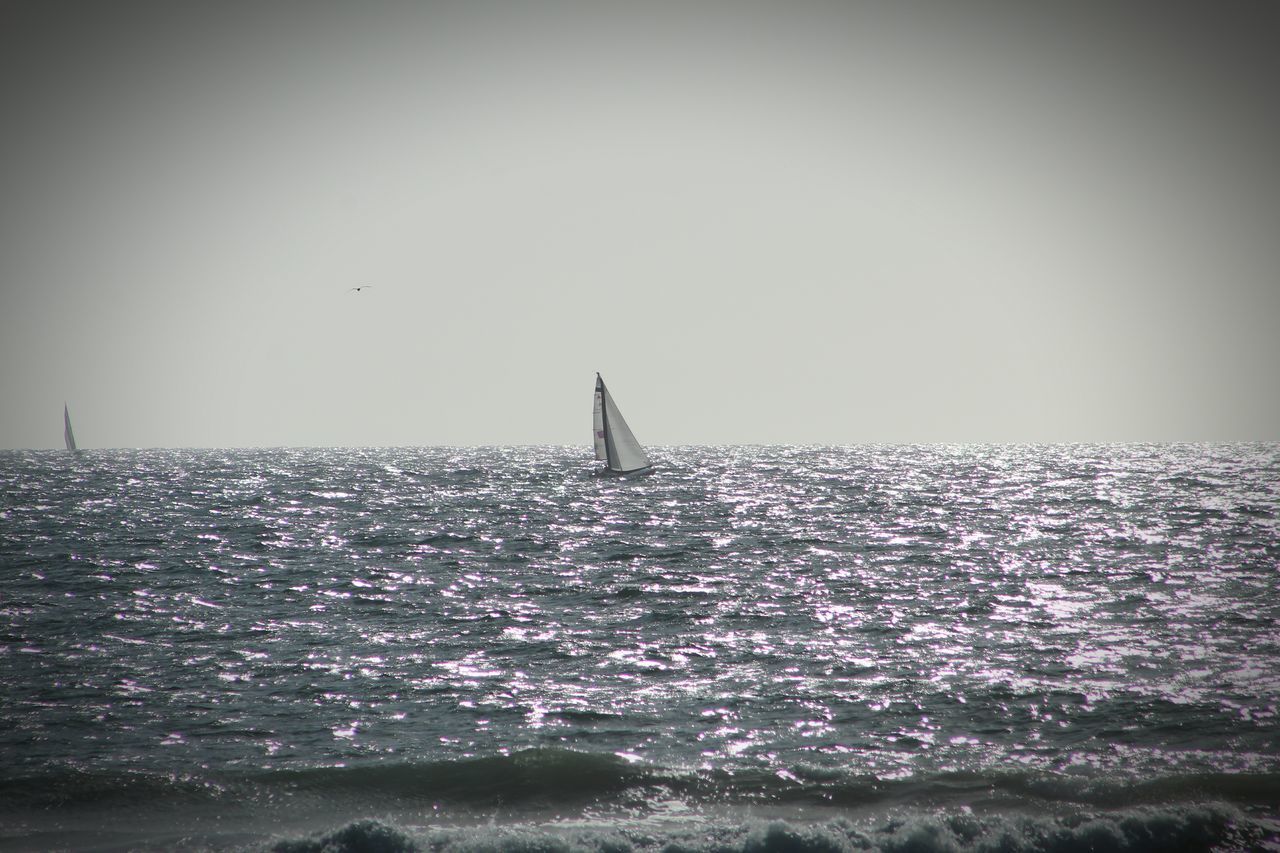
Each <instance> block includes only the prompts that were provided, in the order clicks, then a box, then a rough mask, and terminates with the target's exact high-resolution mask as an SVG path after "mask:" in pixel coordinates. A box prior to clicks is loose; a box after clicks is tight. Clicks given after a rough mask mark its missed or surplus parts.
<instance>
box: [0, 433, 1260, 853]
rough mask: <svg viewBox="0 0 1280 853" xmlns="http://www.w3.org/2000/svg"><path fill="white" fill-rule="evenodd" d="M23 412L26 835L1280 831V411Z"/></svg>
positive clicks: (4, 818) (794, 846) (947, 840)
mask: <svg viewBox="0 0 1280 853" xmlns="http://www.w3.org/2000/svg"><path fill="white" fill-rule="evenodd" d="M653 456H654V457H655V462H656V469H655V470H654V471H653V472H652V473H651V474H649V475H647V476H642V477H637V478H607V477H598V476H594V468H595V465H596V463H594V462H592V461H590V460H589V459H588V458H586V457H587V454H586V453H585V452H584V451H583V450H582V449H580V448H561V447H525V448H481V449H442V448H402V449H332V450H320V449H273V450H138V451H123V450H122V451H92V450H91V451H82V452H78V453H66V452H6V453H0V494H2V496H3V497H2V498H0V569H2V572H3V575H2V577H3V585H2V586H0V683H2V685H3V686H2V688H0V690H2V692H0V768H2V769H0V774H2V775H0V848H3V849H7V850H46V849H70V850H77V849H91V850H134V849H144V850H167V849H183V850H186V849H197V850H198V849H214V850H227V849H248V850H261V849H275V850H281V851H309V850H333V851H341V850H353V851H354V850H378V851H391V850H455V849H457V850H495V851H501V850H527V851H533V850H537V851H542V850H589V851H596V850H608V851H628V850H633V851H650V850H652V851H658V850H664V851H724V853H728V851H740V850H741V851H746V850H759V851H764V850H780V851H781V850H823V851H828V850H846V849H847V850H865V849H883V850H919V851H930V850H1076V849H1081V850H1135V849H1136V850H1147V849H1150V850H1164V849H1181V850H1232V849H1273V850H1274V849H1280V829H1278V827H1277V819H1280V734H1278V733H1280V720H1278V719H1277V703H1278V702H1280V665H1278V664H1280V628H1278V627H1277V626H1278V625H1280V445H1276V444H1231V445H1106V446H1100V445H1054V446H878V447H848V448H835V447H728V448H667V449H662V448H659V449H656V450H654V451H653Z"/></svg>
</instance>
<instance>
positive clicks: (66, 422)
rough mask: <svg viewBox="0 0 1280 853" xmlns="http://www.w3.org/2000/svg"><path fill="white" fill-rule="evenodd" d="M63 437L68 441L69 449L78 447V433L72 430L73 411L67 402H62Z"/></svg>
mask: <svg viewBox="0 0 1280 853" xmlns="http://www.w3.org/2000/svg"><path fill="white" fill-rule="evenodd" d="M62 438H63V439H64V440H65V441H66V442H67V450H75V449H76V434H75V433H74V432H72V431H71V412H69V411H68V410H67V404H66V403H63V404H62Z"/></svg>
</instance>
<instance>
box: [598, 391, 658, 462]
mask: <svg viewBox="0 0 1280 853" xmlns="http://www.w3.org/2000/svg"><path fill="white" fill-rule="evenodd" d="M593 416H594V421H595V427H596V433H595V434H596V439H595V445H596V458H597V459H599V460H601V461H603V462H604V463H605V465H606V467H607V468H608V470H610V471H616V472H618V473H624V474H625V473H630V472H632V471H640V470H643V469H645V468H648V467H649V465H650V464H651V463H650V462H649V455H648V454H647V453H645V452H644V448H643V447H641V446H640V442H638V441H636V437H635V436H634V435H633V434H632V433H631V428H630V427H629V426H627V421H626V419H625V418H623V417H622V412H621V411H619V409H618V404H617V403H615V402H613V396H612V395H611V394H610V393H609V389H608V388H606V387H605V384H604V380H603V379H601V378H600V374H599V373H597V374H596V397H595V411H594V412H593ZM602 452H603V455H601V454H602Z"/></svg>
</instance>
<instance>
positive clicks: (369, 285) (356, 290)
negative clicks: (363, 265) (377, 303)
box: [351, 284, 373, 293]
mask: <svg viewBox="0 0 1280 853" xmlns="http://www.w3.org/2000/svg"><path fill="white" fill-rule="evenodd" d="M371 287H373V285H372V284H362V285H360V286H359V287H353V288H351V289H352V290H354V291H355V292H356V293H359V292H360V291H362V290H368V289H369V288H371Z"/></svg>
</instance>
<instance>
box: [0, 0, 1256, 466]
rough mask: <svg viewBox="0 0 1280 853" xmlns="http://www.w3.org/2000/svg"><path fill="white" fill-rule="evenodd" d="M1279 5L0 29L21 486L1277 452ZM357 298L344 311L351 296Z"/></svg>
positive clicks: (2, 182) (11, 360) (6, 340)
mask: <svg viewBox="0 0 1280 853" xmlns="http://www.w3.org/2000/svg"><path fill="white" fill-rule="evenodd" d="M1278 72H1280V4H1277V3H1274V2H1268V1H1267V0H1248V1H1247V2H1240V1H1239V0H1225V2H1212V3H1181V2H1165V1H1164V0H1161V1H1160V2H1125V3H1115V2H1074V1H1073V2H1061V3H1026V2H1012V0H1011V2H986V1H985V0H984V2H952V1H951V0H939V2H897V1H896V0H895V1H894V2H867V3H860V2H853V1H852V0H850V2H807V0H798V2H789V3H756V2H750V0H742V2H691V3H675V2H672V3H667V2H632V3H612V2H604V3H601V2H594V0H592V2H587V0H583V2H559V1H558V0H550V2H533V3H524V2H509V3H490V2H470V0H467V2H463V0H458V2H435V3H432V2H418V3H412V2H377V1H376V0H375V2H361V3H347V2H342V3H337V2H333V3H330V2H316V0H306V2H247V1H246V2H237V0H232V2H214V0H208V2H199V3H190V2H173V1H172V0H162V2H134V1H133V0H114V2H109V3H106V2H104V3H99V2H88V1H87V0H86V2H74V3H72V2H59V0H21V2H12V0H6V2H0V393H2V395H3V396H2V401H0V447H7V448H22V447H57V446H59V445H60V444H61V428H62V427H61V417H62V405H63V402H64V401H66V402H67V403H69V404H70V407H71V412H72V416H73V419H74V421H75V426H76V432H77V436H78V438H79V440H80V443H81V445H82V446H83V447H87V448H93V447H150V446H164V447H173V446H259V445H262V446H275V445H429V444H464V445H465V444H528V443H544V442H549V443H563V444H570V443H581V444H583V445H584V446H585V445H586V444H587V443H588V442H589V432H590V426H589V420H590V407H591V389H592V385H593V382H594V374H595V371H597V370H598V371H601V372H602V373H603V375H604V377H605V379H606V381H607V382H608V383H609V386H610V389H611V390H612V391H613V393H614V396H615V397H616V399H617V400H618V403H619V405H620V406H621V408H622V410H623V412H624V413H625V414H626V416H627V419H628V421H629V422H630V423H631V426H632V427H633V428H634V429H635V431H636V434H637V436H638V437H639V438H640V440H641V441H642V442H644V443H646V444H650V445H663V444H721V443H755V442H759V443H809V442H822V443H862V442H952V441H955V442H1006V441H1131V440H1157V441H1161V440H1230V439H1266V440H1277V439H1280V379H1278V378H1277V375H1278V370H1280V153H1278V152H1280V97H1277V86H1278V84H1280V73H1278ZM361 285H371V288H370V289H368V290H364V291H361V292H354V291H352V290H350V288H352V287H356V286H361Z"/></svg>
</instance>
